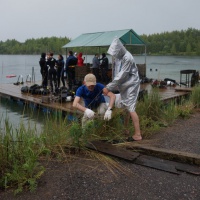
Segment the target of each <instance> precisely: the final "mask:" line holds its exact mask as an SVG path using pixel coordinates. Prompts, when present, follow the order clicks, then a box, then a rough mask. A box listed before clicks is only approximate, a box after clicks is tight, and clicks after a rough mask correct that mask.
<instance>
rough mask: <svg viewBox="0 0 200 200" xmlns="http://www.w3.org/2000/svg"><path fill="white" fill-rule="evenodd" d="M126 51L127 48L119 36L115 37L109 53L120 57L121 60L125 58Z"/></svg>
mask: <svg viewBox="0 0 200 200" xmlns="http://www.w3.org/2000/svg"><path fill="white" fill-rule="evenodd" d="M126 52H127V50H126V49H125V47H124V46H123V44H122V43H121V41H120V40H119V38H115V39H114V40H113V41H112V43H111V45H110V47H109V49H108V53H109V54H110V55H111V56H114V57H115V58H118V59H119V60H121V59H122V58H123V56H124V55H125V54H126Z"/></svg>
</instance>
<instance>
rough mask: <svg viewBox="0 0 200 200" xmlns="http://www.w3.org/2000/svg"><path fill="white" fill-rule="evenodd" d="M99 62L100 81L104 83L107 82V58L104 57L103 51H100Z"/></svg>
mask: <svg viewBox="0 0 200 200" xmlns="http://www.w3.org/2000/svg"><path fill="white" fill-rule="evenodd" d="M100 60H101V64H100V69H101V81H102V82H103V83H105V84H107V83H108V65H109V62H108V58H107V57H106V54H105V53H102V58H101V59H100Z"/></svg>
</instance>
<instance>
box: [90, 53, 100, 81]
mask: <svg viewBox="0 0 200 200" xmlns="http://www.w3.org/2000/svg"><path fill="white" fill-rule="evenodd" d="M99 67H100V61H99V54H95V55H94V58H93V59H92V73H93V74H94V75H95V77H96V79H97V82H99V81H100V76H99Z"/></svg>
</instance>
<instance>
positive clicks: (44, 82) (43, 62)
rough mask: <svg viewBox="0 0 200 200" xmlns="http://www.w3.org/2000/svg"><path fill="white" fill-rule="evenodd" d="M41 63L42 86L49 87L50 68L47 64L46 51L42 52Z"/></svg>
mask: <svg viewBox="0 0 200 200" xmlns="http://www.w3.org/2000/svg"><path fill="white" fill-rule="evenodd" d="M39 64H40V73H41V75H42V87H43V88H45V87H47V76H48V68H47V65H46V53H42V54H41V58H40V61H39Z"/></svg>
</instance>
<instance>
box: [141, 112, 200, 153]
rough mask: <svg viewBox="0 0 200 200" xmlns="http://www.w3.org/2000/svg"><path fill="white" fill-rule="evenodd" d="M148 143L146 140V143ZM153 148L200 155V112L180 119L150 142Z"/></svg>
mask: <svg viewBox="0 0 200 200" xmlns="http://www.w3.org/2000/svg"><path fill="white" fill-rule="evenodd" d="M145 142H146V141H145V140H144V143H145ZM148 143H149V144H150V145H151V146H155V147H160V148H166V149H171V150H177V151H183V152H188V153H196V154H200V112H197V113H195V114H193V115H192V116H191V117H190V118H189V119H179V120H177V121H176V122H175V123H174V124H173V126H171V127H168V128H165V129H163V130H161V131H159V132H158V133H157V134H155V135H154V136H153V137H151V139H150V140H148Z"/></svg>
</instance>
